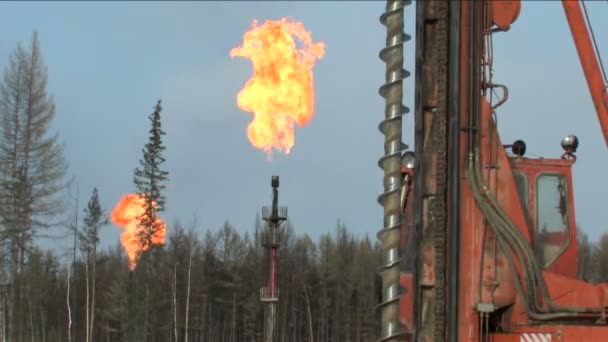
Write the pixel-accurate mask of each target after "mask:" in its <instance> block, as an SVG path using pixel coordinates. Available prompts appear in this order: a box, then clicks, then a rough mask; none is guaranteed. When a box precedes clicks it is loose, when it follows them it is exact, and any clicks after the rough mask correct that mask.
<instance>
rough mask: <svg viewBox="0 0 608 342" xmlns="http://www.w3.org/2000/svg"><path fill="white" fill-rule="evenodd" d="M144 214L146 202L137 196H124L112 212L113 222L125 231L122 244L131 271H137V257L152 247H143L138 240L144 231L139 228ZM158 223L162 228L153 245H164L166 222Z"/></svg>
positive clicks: (158, 220)
mask: <svg viewBox="0 0 608 342" xmlns="http://www.w3.org/2000/svg"><path fill="white" fill-rule="evenodd" d="M144 212H145V200H144V198H142V197H140V196H138V195H137V194H127V195H124V196H123V197H122V198H121V199H120V202H118V204H117V205H116V207H114V210H112V215H111V216H112V222H114V224H116V225H117V226H119V227H121V228H123V229H124V232H123V233H122V234H121V235H120V242H121V243H122V246H123V247H124V249H125V251H126V252H127V257H128V258H129V269H130V270H134V269H135V266H136V265H137V257H138V256H139V255H140V254H141V253H142V252H145V251H147V250H148V249H150V247H151V246H149V245H144V246H141V245H140V244H139V241H138V239H137V233H138V232H139V231H140V230H141V229H142V228H141V227H140V226H139V220H138V218H139V217H140V216H141V215H143V214H144ZM156 223H157V224H158V225H159V226H160V229H159V230H158V231H157V233H156V234H155V235H154V236H153V237H152V244H153V245H158V244H164V243H165V235H166V233H167V229H166V226H165V222H163V220H161V219H160V218H157V219H156Z"/></svg>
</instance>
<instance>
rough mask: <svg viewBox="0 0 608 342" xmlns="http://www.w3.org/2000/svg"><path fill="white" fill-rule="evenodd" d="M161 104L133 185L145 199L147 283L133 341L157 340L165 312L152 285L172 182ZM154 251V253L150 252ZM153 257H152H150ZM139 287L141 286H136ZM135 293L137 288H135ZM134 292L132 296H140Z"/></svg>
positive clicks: (142, 233) (141, 238)
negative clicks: (166, 166)
mask: <svg viewBox="0 0 608 342" xmlns="http://www.w3.org/2000/svg"><path fill="white" fill-rule="evenodd" d="M161 111H162V107H161V101H160V100H158V102H157V103H156V106H155V107H154V112H152V114H150V116H149V118H150V122H151V125H152V127H151V128H150V136H149V140H148V143H147V144H146V146H145V147H144V149H143V159H140V161H139V167H138V168H136V169H135V175H134V177H133V182H134V183H135V186H136V188H137V194H138V195H139V196H140V198H143V199H144V213H143V214H142V215H141V216H140V217H139V218H138V219H139V229H138V231H137V239H138V243H139V245H140V247H141V249H142V250H143V251H144V254H142V255H141V257H143V259H141V260H140V261H141V262H143V264H144V265H143V266H144V268H143V269H142V270H141V272H139V275H138V276H137V278H138V279H139V280H136V281H135V284H137V282H138V281H143V283H144V291H143V293H142V295H143V298H141V299H142V300H143V301H141V302H140V301H139V300H136V301H135V302H134V303H133V304H132V305H133V306H132V307H131V308H130V313H132V314H133V315H135V317H138V318H137V319H136V320H135V321H133V322H129V323H128V325H130V326H131V328H130V329H129V330H130V331H129V332H128V336H129V337H128V338H127V340H130V341H151V340H157V338H156V336H155V332H156V327H157V326H158V325H159V324H162V318H161V317H160V315H159V314H158V312H159V311H161V310H162V308H161V306H160V305H161V303H162V300H161V298H162V296H163V292H162V291H160V290H159V289H158V288H155V287H153V286H151V282H152V281H153V279H158V277H159V273H160V271H159V269H158V265H159V263H160V260H161V253H160V249H159V248H156V247H158V245H159V244H158V240H155V237H157V236H158V235H159V232H160V231H161V230H162V229H164V228H163V226H162V225H163V223H162V221H161V220H160V219H158V213H159V212H161V211H163V210H164V209H165V196H164V195H163V193H162V191H163V190H164V189H165V185H164V182H165V181H167V180H168V175H169V173H168V172H167V171H164V170H162V169H161V164H162V163H163V162H164V161H165V158H163V156H162V152H163V151H164V150H165V146H163V142H162V137H163V135H165V132H164V131H163V130H162V127H161ZM149 252H150V253H149ZM147 256H149V257H147ZM135 287H137V285H135ZM132 290H134V289H132ZM137 292H138V291H135V292H134V293H133V292H132V293H131V294H130V296H133V295H135V294H137Z"/></svg>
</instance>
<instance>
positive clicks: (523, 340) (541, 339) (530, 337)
mask: <svg viewBox="0 0 608 342" xmlns="http://www.w3.org/2000/svg"><path fill="white" fill-rule="evenodd" d="M519 341H520V342H551V334H547V333H523V334H521V337H520V338H519Z"/></svg>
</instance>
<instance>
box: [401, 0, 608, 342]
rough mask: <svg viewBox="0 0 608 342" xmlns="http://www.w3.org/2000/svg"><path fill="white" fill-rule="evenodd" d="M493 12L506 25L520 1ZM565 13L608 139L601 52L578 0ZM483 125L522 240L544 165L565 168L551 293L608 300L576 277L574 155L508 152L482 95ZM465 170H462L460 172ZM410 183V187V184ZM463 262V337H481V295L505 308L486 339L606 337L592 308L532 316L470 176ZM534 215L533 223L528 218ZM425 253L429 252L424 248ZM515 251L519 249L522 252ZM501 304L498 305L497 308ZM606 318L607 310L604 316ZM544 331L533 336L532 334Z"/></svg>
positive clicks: (405, 303)
mask: <svg viewBox="0 0 608 342" xmlns="http://www.w3.org/2000/svg"><path fill="white" fill-rule="evenodd" d="M475 3H476V1H462V2H461V19H460V20H461V25H462V26H461V27H463V28H467V27H469V23H468V22H467V16H466V15H464V13H467V9H468V8H469V7H470V6H475ZM491 3H492V8H493V12H492V18H493V21H494V23H495V24H496V25H497V26H498V27H499V28H500V29H502V30H507V29H508V27H509V26H510V25H511V24H512V23H513V22H514V21H515V20H516V19H517V17H518V15H519V11H520V9H521V4H520V1H505V0H493V1H491ZM562 4H563V7H564V11H565V14H566V18H567V20H568V24H569V27H570V30H571V32H572V36H573V38H574V42H575V45H576V49H577V52H578V55H579V59H580V62H581V65H582V67H583V71H584V74H585V78H586V80H587V85H588V87H589V90H590V93H591V96H592V99H593V103H594V106H595V109H596V112H597V116H598V119H599V123H600V126H601V128H602V132H603V134H604V138H605V140H606V143H607V144H608V94H607V92H606V88H605V84H604V80H603V78H602V76H601V73H600V68H599V64H598V60H597V56H596V54H595V51H594V49H593V46H592V44H591V39H590V37H589V33H588V31H587V25H586V23H585V21H584V18H583V15H582V12H581V9H580V6H579V3H578V1H570V0H563V1H562ZM468 34H469V32H468V30H467V29H463V30H461V36H460V49H461V50H460V60H461V65H460V75H468V68H469V56H468V55H467V51H468V46H469V43H470V42H469V36H468ZM467 82H468V80H467V79H466V77H463V76H461V79H460V118H461V122H466V118H467V115H468V113H469V111H470V110H471V108H469V107H468V103H467V99H468V97H469V95H470V92H471V91H478V90H477V89H468V88H467ZM481 122H482V127H480V130H481V132H482V134H481V136H482V138H481V140H482V142H481V145H480V146H481V159H482V160H481V165H483V166H484V170H483V172H484V178H485V181H486V183H487V184H488V189H487V190H488V191H489V192H490V193H493V194H495V195H496V199H497V201H498V203H499V205H500V206H501V207H502V208H503V209H504V210H505V211H506V213H507V215H508V217H509V219H510V220H511V221H512V222H513V223H514V224H515V226H516V227H517V228H518V229H519V232H520V233H521V235H522V236H523V237H524V238H525V240H526V241H527V242H528V243H529V244H530V245H531V246H533V245H534V244H535V242H536V243H538V241H534V238H535V237H536V236H537V234H535V232H536V228H535V227H536V222H537V217H536V216H537V214H536V199H537V194H536V179H537V177H538V176H539V175H541V174H543V173H555V174H560V175H563V176H564V177H565V179H566V182H567V184H568V206H569V217H568V219H569V223H570V232H569V234H570V236H569V242H568V244H567V246H566V247H565V248H564V249H563V251H562V252H561V253H560V254H559V256H558V257H557V258H556V259H555V261H554V262H552V263H551V264H550V265H549V266H548V267H547V269H545V270H543V272H542V276H543V279H544V281H545V283H546V285H547V288H548V293H549V297H550V298H551V300H552V301H553V302H554V303H555V304H556V305H559V306H563V307H578V308H583V307H584V308H595V309H597V308H602V309H603V310H605V308H608V284H590V283H585V282H583V281H581V280H578V279H576V276H577V274H578V262H577V250H578V246H577V238H576V237H577V227H576V219H575V208H574V189H573V185H572V184H573V181H572V171H571V168H572V165H573V164H574V161H572V160H567V159H529V158H524V157H510V156H508V155H507V153H506V151H505V149H504V148H503V145H502V142H501V141H500V137H499V135H498V130H497V127H496V125H495V122H494V121H493V120H492V118H491V109H490V105H489V103H488V102H487V101H485V99H484V100H483V101H482V120H481ZM466 134H467V133H466V132H465V131H464V130H463V131H462V132H461V133H460V142H461V146H465V143H466V139H467V136H466ZM466 153H467V152H466V151H465V150H464V149H462V148H461V150H460V167H459V168H460V170H465V161H466V159H467V154H466ZM490 166H491V167H490ZM515 171H518V172H521V173H522V174H524V175H525V176H526V177H527V179H528V189H527V196H528V206H527V208H528V211H529V221H528V220H527V219H526V215H525V213H524V211H523V209H522V204H521V201H520V198H519V194H518V192H517V187H516V183H515V179H514V172H515ZM402 173H403V174H404V177H405V176H406V175H407V176H408V177H410V178H408V179H411V177H414V176H415V175H413V172H412V170H409V169H406V168H403V169H402ZM463 173H464V172H463ZM409 190H410V191H411V190H412V189H409ZM459 196H460V208H461V212H460V249H459V256H460V265H459V284H460V286H459V293H458V296H459V306H458V310H459V312H458V316H459V325H458V336H457V340H458V341H480V339H481V336H480V313H479V312H478V311H477V310H476V309H475V308H476V305H477V304H478V303H480V302H481V303H492V304H493V305H494V307H495V309H496V310H501V311H502V315H501V322H500V326H501V328H502V329H503V332H501V333H494V332H492V333H490V335H489V341H495V342H501V341H520V340H526V338H528V337H525V336H524V335H523V334H526V333H533V334H534V333H538V334H542V333H548V334H550V335H551V336H552V337H553V338H554V339H555V340H563V341H599V340H608V325H606V324H605V323H604V324H603V325H602V324H594V323H593V322H590V321H589V317H590V315H588V314H580V316H579V317H578V318H575V319H573V320H572V321H570V322H569V323H568V324H563V323H559V324H555V323H556V322H552V321H545V322H542V323H540V322H534V323H532V319H531V317H529V316H528V314H527V312H526V310H525V307H524V303H523V298H521V297H520V296H519V295H518V293H517V291H516V287H515V280H514V274H513V271H512V269H511V268H510V267H509V266H508V262H507V257H506V256H505V254H503V252H502V251H501V250H499V249H498V247H497V243H496V237H495V236H494V234H493V233H492V230H491V229H487V226H486V221H485V218H484V216H483V215H482V213H481V211H480V210H479V209H478V207H477V205H476V202H475V200H474V198H473V196H472V193H471V188H470V186H469V184H468V182H467V180H466V179H465V177H461V180H460V195H459ZM412 208H413V207H412V204H411V201H409V202H406V203H405V206H404V208H403V210H404V211H405V213H406V218H411V216H412V215H407V214H408V213H411V211H412ZM411 223H412V222H411V221H410V219H408V221H406V223H405V225H404V233H403V234H402V237H403V239H402V240H403V241H404V244H402V246H403V247H405V241H406V240H407V239H408V238H409V234H408V232H409V228H410V227H411ZM529 223H530V225H531V226H530V225H529ZM547 237H548V239H549V240H550V241H551V240H553V241H555V240H561V241H564V237H565V236H564V235H563V234H562V235H561V236H560V235H559V233H557V234H556V233H554V234H552V235H551V234H549V235H548V236H547ZM420 257H421V258H425V256H424V255H422V256H420ZM517 257H518V256H515V258H516V259H517ZM515 272H516V273H517V274H520V275H521V274H522V268H521V265H520V264H519V261H517V262H516V265H515ZM428 276H430V277H432V274H430V275H429V274H423V275H421V278H422V279H420V280H419V282H420V283H425V282H427V281H428V282H429V283H433V282H432V279H425V277H428ZM401 284H402V285H403V286H404V287H405V288H407V289H414V287H415V286H418V285H417V284H414V283H413V277H412V275H411V274H405V273H404V274H403V275H402V276H401ZM415 295H416V291H409V292H408V293H406V294H405V295H403V296H402V298H401V301H400V318H401V321H402V323H403V324H404V325H405V326H406V328H407V329H408V330H409V331H412V329H413V328H414V326H413V316H414V315H413V303H414V296H415ZM495 312H496V311H495ZM604 318H605V317H604ZM535 338H539V337H538V336H532V337H531V339H532V340H534V339H535Z"/></svg>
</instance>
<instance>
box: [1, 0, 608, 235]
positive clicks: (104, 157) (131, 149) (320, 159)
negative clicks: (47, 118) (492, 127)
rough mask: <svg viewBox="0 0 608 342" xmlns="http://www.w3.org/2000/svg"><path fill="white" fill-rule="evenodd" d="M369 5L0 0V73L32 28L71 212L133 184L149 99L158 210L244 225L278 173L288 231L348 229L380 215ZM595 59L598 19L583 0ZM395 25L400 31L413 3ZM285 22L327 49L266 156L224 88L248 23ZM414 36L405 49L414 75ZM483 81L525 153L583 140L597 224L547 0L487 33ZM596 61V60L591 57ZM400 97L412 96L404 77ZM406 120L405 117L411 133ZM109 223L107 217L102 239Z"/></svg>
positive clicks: (581, 176)
mask: <svg viewBox="0 0 608 342" xmlns="http://www.w3.org/2000/svg"><path fill="white" fill-rule="evenodd" d="M384 6H385V3H384V2H383V1H369V2H364V1H358V2H344V1H339V2H329V1H323V2H321V1H317V2H313V1H305V2H283V1H280V2H279V1H276V2H273V1H269V2H261V1H255V2H254V1H246V2H234V1H223V2H207V1H204V2H180V3H174V2H126V3H123V2H112V1H108V2H10V3H7V2H2V3H0V23H2V24H1V25H2V29H1V30H0V31H1V33H0V67H2V68H3V67H4V66H5V65H6V58H7V57H8V56H9V54H10V52H11V51H12V50H13V49H14V47H15V46H16V43H17V42H19V41H21V42H24V43H27V42H29V40H30V38H31V34H32V31H33V30H34V29H36V30H39V32H40V39H41V45H42V49H43V56H44V59H45V62H46V64H47V65H48V69H49V84H48V87H49V90H50V92H51V93H52V94H53V95H54V97H55V101H56V105H57V115H56V121H55V129H57V130H58V131H59V132H60V134H61V137H62V139H63V141H64V142H65V143H66V145H67V149H66V154H67V158H68V160H69V163H70V171H71V173H72V174H74V175H75V176H76V177H77V178H78V183H79V187H80V199H81V201H80V202H81V204H80V205H81V208H82V206H83V205H84V204H85V203H86V200H87V199H88V197H89V196H90V193H91V191H92V188H93V187H94V186H97V187H98V188H99V192H100V196H101V199H102V202H103V205H104V206H105V207H106V208H107V209H108V210H110V209H112V208H113V206H114V205H115V204H116V203H117V201H118V200H119V199H120V196H121V195H122V194H124V193H127V192H131V191H133V185H132V177H133V169H134V168H135V167H136V166H137V162H138V159H139V158H140V157H141V149H142V147H143V145H144V144H145V142H146V139H147V134H148V128H149V126H148V119H147V116H148V114H149V113H150V112H151V110H152V107H153V105H154V104H155V102H156V100H157V99H158V98H162V99H163V106H164V119H163V120H164V127H165V130H166V131H167V136H166V145H167V150H166V158H167V163H166V165H165V168H166V169H167V170H168V171H169V172H170V178H171V182H170V184H169V185H168V190H167V197H168V203H167V211H166V212H165V213H164V218H165V219H166V220H167V221H168V222H169V223H170V224H171V223H172V222H173V221H174V220H175V219H177V218H180V219H181V220H183V221H185V222H186V223H187V222H190V221H191V220H192V218H193V216H194V215H195V214H196V215H197V216H198V218H199V223H200V224H199V225H200V226H201V227H200V229H207V228H211V229H215V228H216V227H218V226H220V225H221V224H222V223H223V222H224V221H225V220H226V219H228V220H230V222H231V223H232V224H234V225H235V226H236V228H237V229H239V230H240V231H246V230H251V229H252V226H253V222H254V218H255V214H256V211H258V210H259V208H260V207H261V206H263V205H267V204H269V202H270V186H269V185H270V176H271V175H273V174H278V175H280V176H281V192H280V202H281V204H282V205H286V206H288V207H289V215H290V218H291V220H292V222H293V224H294V227H295V229H296V230H297V231H298V232H307V233H309V234H311V235H313V236H318V235H319V234H320V233H323V232H327V231H331V230H333V228H334V227H335V224H336V221H337V219H338V218H340V220H341V221H343V222H344V223H345V224H347V226H348V227H349V228H350V229H351V230H353V231H355V232H356V233H359V234H370V236H374V235H375V232H376V231H377V230H378V228H379V227H380V226H381V224H382V210H381V207H380V206H379V205H378V204H377V202H376V197H377V196H378V194H379V193H380V192H381V189H382V178H381V177H382V173H381V170H380V169H379V168H378V167H377V160H378V158H379V157H380V156H381V154H382V151H383V137H382V135H381V134H380V132H379V131H378V130H377V125H378V123H379V122H380V120H381V119H382V117H383V111H384V107H383V99H382V98H381V97H380V96H379V95H378V91H377V90H378V87H379V86H380V85H381V83H382V81H383V78H384V65H383V63H382V62H381V61H380V59H379V58H378V52H379V50H380V49H381V48H382V46H383V44H384V39H385V31H384V27H383V26H382V25H381V24H380V23H379V21H378V17H379V15H380V14H381V13H382V11H383V9H384ZM588 7H589V9H590V10H591V11H592V12H593V13H592V18H591V19H592V21H593V24H594V29H595V30H596V34H597V35H598V38H599V39H600V41H599V44H600V46H601V49H602V51H603V54H604V55H606V56H608V41H607V40H606V39H605V34H603V33H605V32H607V30H608V21H607V20H601V19H602V17H604V18H605V15H606V14H608V6H606V4H604V3H603V2H598V3H591V4H589V5H588ZM407 10H408V13H407V14H406V22H407V24H406V30H407V32H408V33H412V34H413V27H414V26H413V18H414V6H410V7H408V8H407ZM283 16H291V17H293V18H294V19H296V20H299V21H302V22H303V23H304V26H305V27H306V28H307V29H308V30H309V31H310V32H312V35H313V39H314V40H315V41H322V42H325V43H326V55H325V57H324V58H323V59H322V60H320V61H319V62H318V63H317V65H316V66H315V69H314V72H315V91H316V113H315V118H314V119H313V120H312V121H311V122H310V123H309V124H308V125H307V126H306V127H304V128H297V130H296V144H295V146H294V148H293V151H292V153H291V154H290V155H288V156H284V155H280V154H275V158H274V160H273V161H272V162H268V161H267V159H266V157H265V155H264V153H263V152H261V151H259V150H257V149H255V148H254V147H252V146H251V144H250V143H249V141H248V140H247V136H246V127H247V125H248V123H249V121H250V114H248V113H245V112H242V111H240V110H239V109H238V108H237V106H236V96H237V93H238V91H239V90H240V89H241V88H242V86H243V85H244V83H245V82H246V81H247V79H248V78H249V77H250V75H251V66H250V62H249V61H247V60H245V59H241V58H238V59H231V58H230V57H229V51H230V49H231V48H233V47H235V46H237V45H239V44H240V43H241V39H242V34H243V32H245V31H246V30H248V29H249V28H250V26H251V22H252V20H253V19H258V20H260V21H263V20H266V19H278V18H280V17H283ZM413 47H414V44H413V43H408V44H407V45H406V51H407V52H406V67H407V68H408V69H409V70H412V69H413V61H412V57H413V54H414V51H413ZM494 55H495V57H494V58H495V78H494V79H495V81H496V82H498V83H503V84H506V85H507V86H508V87H509V101H508V102H507V103H506V104H505V105H503V107H502V108H501V110H500V112H499V116H498V120H499V125H500V130H501V134H502V138H503V141H504V142H505V143H507V142H510V141H513V140H515V139H518V138H523V139H525V140H526V142H527V144H528V151H529V152H530V153H534V154H538V155H543V156H545V157H556V156H559V155H560V153H561V148H560V146H559V142H560V140H561V138H562V137H563V136H564V135H566V134H570V133H574V134H577V135H578V136H579V138H580V141H581V145H580V148H579V152H578V156H579V160H578V162H577V164H576V165H575V167H574V170H575V171H574V175H575V197H576V201H577V206H576V210H577V216H578V221H579V223H580V224H581V225H582V226H583V227H584V229H585V230H586V231H588V232H589V233H590V235H591V236H592V237H597V236H598V235H599V234H600V233H601V232H602V231H606V230H608V226H607V225H606V224H605V222H606V213H605V212H604V211H605V200H604V196H602V195H601V192H602V191H603V190H604V189H602V187H605V186H604V185H603V184H601V185H599V186H598V185H597V184H596V182H603V177H602V176H603V175H604V174H605V170H606V169H607V168H608V159H606V158H605V155H606V144H605V142H604V140H603V137H602V136H601V132H600V129H599V126H598V122H597V118H596V115H595V112H594V109H593V106H592V103H591V99H590V96H589V93H588V90H587V87H586V83H585V81H584V77H583V74H582V71H581V67H580V63H579V61H578V58H577V55H576V51H575V49H574V44H573V42H572V38H571V36H570V32H569V30H568V26H567V23H566V20H565V16H564V14H563V10H562V9H561V5H560V3H559V2H525V3H524V4H523V8H522V12H521V15H520V17H519V19H518V21H517V22H516V23H515V24H514V25H513V27H512V29H511V30H510V31H509V32H507V33H500V34H498V35H496V37H495V39H494ZM605 58H608V57H605ZM405 86H406V93H407V96H406V97H405V101H404V102H405V104H406V105H408V106H412V104H413V88H412V87H413V77H412V78H410V79H409V80H408V81H407V82H406V83H405ZM412 124H413V121H412V120H411V116H410V117H409V118H407V119H406V120H405V123H404V129H405V132H404V136H405V142H406V143H410V144H411V143H412V140H411V136H412V135H411V133H412V131H413V126H412ZM119 234H120V230H119V229H118V228H116V227H114V226H110V227H108V228H107V229H106V230H105V232H104V233H103V234H102V244H104V245H108V244H115V243H116V242H117V241H118V237H119Z"/></svg>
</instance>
